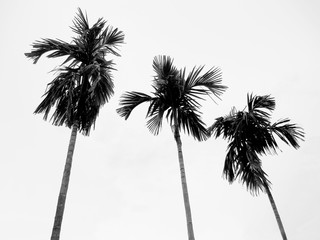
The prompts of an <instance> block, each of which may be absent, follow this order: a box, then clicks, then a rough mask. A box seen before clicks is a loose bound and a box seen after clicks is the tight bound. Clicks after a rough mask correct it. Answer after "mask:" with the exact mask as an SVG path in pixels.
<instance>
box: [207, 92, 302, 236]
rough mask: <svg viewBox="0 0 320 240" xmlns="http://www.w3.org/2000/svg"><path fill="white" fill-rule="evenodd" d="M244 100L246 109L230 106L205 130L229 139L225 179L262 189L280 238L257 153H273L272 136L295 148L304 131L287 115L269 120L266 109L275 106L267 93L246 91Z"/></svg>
mask: <svg viewBox="0 0 320 240" xmlns="http://www.w3.org/2000/svg"><path fill="white" fill-rule="evenodd" d="M247 104H248V106H247V111H245V110H243V111H237V110H236V109H235V108H233V109H232V111H231V112H230V113H229V114H228V115H227V116H225V117H219V118H217V119H216V121H215V122H214V124H213V125H212V126H211V127H209V128H208V131H209V133H210V134H213V135H214V136H215V137H216V138H217V137H219V136H222V137H223V138H225V139H227V140H228V141H229V144H228V151H227V155H226V158H225V163H224V168H223V173H224V176H225V177H226V179H227V180H228V181H229V182H230V183H232V182H234V181H235V180H236V179H237V178H239V179H240V181H241V182H242V183H244V184H246V186H247V188H248V190H250V191H251V192H252V193H253V194H258V193H259V191H263V192H266V193H267V195H268V197H269V200H270V203H271V206H272V209H273V211H274V214H275V217H276V220H277V223H278V226H279V229H280V232H281V235H282V238H283V239H287V237H286V233H285V230H284V227H283V224H282V222H281V219H280V215H279V212H278V210H277V207H276V204H275V201H274V199H273V196H272V194H271V191H270V184H271V183H270V181H269V180H268V178H267V174H266V173H265V172H264V171H263V170H262V163H261V159H260V156H261V155H266V154H267V153H276V150H277V148H278V144H277V142H276V139H275V136H277V137H278V138H280V139H281V140H282V141H284V142H285V143H286V144H288V145H290V146H292V147H294V148H295V149H297V148H299V143H298V140H303V138H304V132H303V130H302V128H300V127H298V126H297V125H295V124H292V123H289V122H290V120H289V119H282V120H279V121H277V122H275V123H271V122H270V118H271V114H270V113H271V112H272V111H273V110H274V109H275V100H274V98H272V97H271V96H270V95H265V96H253V95H252V94H251V95H249V94H248V95H247Z"/></svg>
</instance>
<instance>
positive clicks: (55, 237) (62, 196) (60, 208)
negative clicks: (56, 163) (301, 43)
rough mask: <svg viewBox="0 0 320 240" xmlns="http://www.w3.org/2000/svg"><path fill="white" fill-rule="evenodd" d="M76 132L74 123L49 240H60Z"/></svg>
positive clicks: (76, 127)
mask: <svg viewBox="0 0 320 240" xmlns="http://www.w3.org/2000/svg"><path fill="white" fill-rule="evenodd" d="M77 131H78V124H77V123H75V124H74V125H73V126H72V131H71V137H70V142H69V147H68V154H67V159H66V164H65V167H64V172H63V177H62V182H61V187H60V193H59V198H58V204H57V209H56V215H55V218H54V224H53V229H52V234H51V240H59V239H60V232H61V224H62V218H63V212H64V207H65V203H66V197H67V191H68V185H69V178H70V171H71V166H72V156H73V151H74V147H75V144H76V138H77Z"/></svg>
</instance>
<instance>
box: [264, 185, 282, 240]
mask: <svg viewBox="0 0 320 240" xmlns="http://www.w3.org/2000/svg"><path fill="white" fill-rule="evenodd" d="M264 187H265V189H266V191H267V195H268V197H269V200H270V203H271V207H272V209H273V212H274V215H275V217H276V220H277V223H278V226H279V229H280V232H281V236H282V239H283V240H287V236H286V232H285V231H284V227H283V224H282V221H281V218H280V214H279V212H278V209H277V206H276V203H275V201H274V199H273V197H272V194H271V191H270V189H269V186H268V185H267V184H266V183H264Z"/></svg>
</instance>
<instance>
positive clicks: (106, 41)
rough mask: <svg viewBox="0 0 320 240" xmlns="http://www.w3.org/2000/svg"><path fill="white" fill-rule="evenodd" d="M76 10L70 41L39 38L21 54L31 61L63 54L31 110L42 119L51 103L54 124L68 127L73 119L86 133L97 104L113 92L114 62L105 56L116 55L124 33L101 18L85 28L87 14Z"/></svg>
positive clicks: (94, 114)
mask: <svg viewBox="0 0 320 240" xmlns="http://www.w3.org/2000/svg"><path fill="white" fill-rule="evenodd" d="M78 10H79V12H78V14H77V16H76V17H75V19H74V21H73V26H72V27H71V29H72V31H73V32H74V33H76V37H74V38H73V41H72V42H71V43H67V42H64V41H62V40H59V39H42V40H40V41H36V42H35V43H33V44H32V47H33V49H32V51H31V52H30V53H26V54H25V55H26V56H27V57H28V58H31V59H33V62H34V63H37V61H38V60H39V58H40V57H41V56H42V55H43V54H45V53H48V52H50V54H48V55H47V57H48V58H56V57H66V59H65V61H64V62H63V63H62V64H61V65H60V67H59V68H57V69H55V71H56V72H57V76H56V77H55V78H54V79H53V81H52V82H50V83H49V84H48V88H47V91H46V93H45V95H44V96H45V98H44V99H43V101H42V102H41V103H40V105H39V106H38V107H37V109H36V110H35V113H44V119H45V120H46V119H47V117H48V115H49V112H50V110H51V107H53V106H54V105H55V106H56V109H55V111H54V113H53V115H52V120H53V124H54V125H63V124H65V125H66V126H68V127H71V126H72V125H73V124H74V123H76V122H77V124H78V126H79V131H80V132H83V133H84V134H85V135H88V134H89V131H90V128H91V126H92V125H94V123H95V120H96V118H97V116H98V114H99V109H100V107H101V106H102V105H103V104H105V103H106V102H107V101H108V100H109V98H110V97H111V96H112V94H113V80H112V75H111V70H114V68H113V66H114V63H113V61H112V60H106V59H105V57H106V55H107V54H113V55H116V56H119V53H118V52H117V46H118V45H119V44H122V43H123V40H124V34H123V33H122V32H121V31H119V30H118V29H113V28H112V27H109V26H107V27H105V24H106V21H104V20H103V19H102V18H100V19H98V21H97V22H96V23H95V24H94V25H93V26H92V27H89V22H88V18H87V16H86V15H84V14H83V12H82V11H81V9H80V8H79V9H78Z"/></svg>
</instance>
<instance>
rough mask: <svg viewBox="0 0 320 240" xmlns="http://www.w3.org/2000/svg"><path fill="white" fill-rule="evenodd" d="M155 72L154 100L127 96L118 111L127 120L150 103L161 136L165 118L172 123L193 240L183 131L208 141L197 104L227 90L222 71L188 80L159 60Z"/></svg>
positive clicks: (197, 72) (151, 123) (152, 126)
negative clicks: (135, 111) (146, 103)
mask: <svg viewBox="0 0 320 240" xmlns="http://www.w3.org/2000/svg"><path fill="white" fill-rule="evenodd" d="M153 69H154V71H155V72H156V76H155V77H154V80H153V84H152V86H153V89H154V92H153V94H152V96H150V95H147V94H144V93H141V92H126V93H125V94H124V95H122V97H121V99H120V106H121V107H119V108H118V109H117V112H118V113H119V115H120V116H121V117H124V118H125V119H127V118H128V117H129V116H130V114H131V112H132V110H133V109H134V108H135V107H137V106H138V105H139V104H141V103H144V102H149V108H148V111H147V118H148V121H147V127H148V129H149V130H150V131H151V132H152V133H153V134H155V135H157V134H158V133H159V131H160V129H161V126H162V120H163V117H164V116H165V117H166V118H167V120H168V122H169V123H170V126H171V128H172V131H173V134H174V139H175V141H176V143H177V149H178V157H179V164H180V174H181V183H182V191H183V198H184V206H185V212H186V219H187V229H188V237H189V240H193V239H194V232H193V226H192V218H191V210H190V202H189V195H188V189H187V181H186V174H185V167H184V161H183V155H182V142H181V139H180V131H181V129H183V130H184V131H185V132H187V133H188V134H191V135H192V136H193V137H194V138H195V139H196V140H199V141H201V140H205V139H206V138H207V129H206V127H205V124H204V123H203V121H202V120H201V118H200V114H201V112H200V111H199V108H200V104H199V103H198V101H197V100H199V99H203V96H206V95H211V94H213V95H215V96H217V97H218V96H219V95H221V94H222V93H223V92H224V91H225V89H226V87H225V86H223V85H221V71H220V69H219V68H216V67H215V68H212V69H210V70H209V71H208V72H206V73H204V74H201V72H202V70H203V67H197V68H196V67H194V68H193V69H192V71H191V72H190V73H189V74H188V76H187V75H186V70H185V69H181V70H178V69H177V68H176V67H175V66H174V65H173V60H172V59H171V58H170V57H168V56H158V57H155V58H154V60H153Z"/></svg>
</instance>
